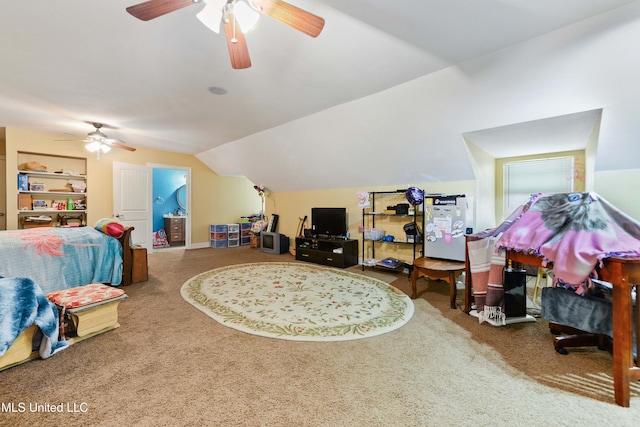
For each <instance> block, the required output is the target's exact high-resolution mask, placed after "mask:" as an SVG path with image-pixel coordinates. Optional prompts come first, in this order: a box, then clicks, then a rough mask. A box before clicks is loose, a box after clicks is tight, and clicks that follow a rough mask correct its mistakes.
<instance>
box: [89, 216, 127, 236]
mask: <svg viewBox="0 0 640 427" xmlns="http://www.w3.org/2000/svg"><path fill="white" fill-rule="evenodd" d="M96 230H98V231H102V232H103V233H104V234H106V235H107V236H111V237H115V238H116V239H119V238H120V237H122V235H123V234H124V225H122V223H120V222H119V221H117V220H115V219H113V218H102V219H99V220H98V222H97V223H96Z"/></svg>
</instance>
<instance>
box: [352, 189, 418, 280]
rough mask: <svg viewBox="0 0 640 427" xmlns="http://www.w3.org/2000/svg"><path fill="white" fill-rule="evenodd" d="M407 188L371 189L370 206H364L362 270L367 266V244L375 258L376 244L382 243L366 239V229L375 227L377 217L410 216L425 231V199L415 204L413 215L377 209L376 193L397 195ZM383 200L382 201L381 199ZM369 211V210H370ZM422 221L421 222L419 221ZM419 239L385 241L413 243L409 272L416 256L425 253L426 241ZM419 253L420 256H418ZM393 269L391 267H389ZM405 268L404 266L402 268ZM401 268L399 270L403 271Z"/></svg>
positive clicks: (397, 243) (407, 264)
mask: <svg viewBox="0 0 640 427" xmlns="http://www.w3.org/2000/svg"><path fill="white" fill-rule="evenodd" d="M405 191H406V190H395V191H370V192H369V202H370V208H363V209H362V258H363V263H362V271H364V268H365V267H367V266H366V265H365V264H364V258H365V253H366V250H367V245H368V244H369V245H371V257H372V258H374V259H375V250H376V245H377V244H381V241H380V240H372V239H365V232H364V231H365V230H367V229H368V228H375V226H376V217H381V218H382V217H406V218H410V219H412V220H413V222H415V223H416V224H417V225H419V226H420V230H421V232H422V233H424V200H423V201H422V203H421V204H420V205H414V206H413V207H414V211H413V214H412V215H409V214H407V215H404V214H388V213H378V212H377V211H376V195H378V196H385V195H386V196H392V195H394V196H397V195H399V194H402V193H404V192H405ZM380 202H382V201H380ZM419 207H420V208H421V211H420V212H419V209H418V208H419ZM369 209H370V211H369V212H367V210H369ZM383 210H384V209H383ZM367 218H369V221H368V220H367ZM418 221H420V222H418ZM416 240H417V239H414V241H413V243H410V242H409V243H407V242H401V241H395V240H394V241H393V242H383V243H385V244H395V245H412V246H413V259H412V260H411V263H410V264H409V263H407V262H405V264H406V267H407V268H408V269H409V272H411V270H412V267H413V260H415V259H416V258H418V257H419V256H422V253H423V245H424V241H423V239H422V238H421V239H419V241H416ZM416 255H418V256H416ZM372 267H379V266H375V265H374V266H372ZM379 268H384V267H379ZM388 270H391V269H388ZM402 270H404V268H403V269H402ZM402 270H399V271H402Z"/></svg>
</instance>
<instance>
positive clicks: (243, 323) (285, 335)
mask: <svg viewBox="0 0 640 427" xmlns="http://www.w3.org/2000/svg"><path fill="white" fill-rule="evenodd" d="M263 267H269V268H271V269H273V268H278V267H282V268H290V267H295V268H296V269H297V270H299V271H307V272H313V273H317V272H319V271H322V272H323V274H325V273H326V274H335V275H337V276H338V277H341V278H343V279H344V278H347V279H352V280H357V281H358V282H359V283H361V284H363V285H365V286H367V285H368V286H371V287H374V288H375V289H377V290H378V291H382V292H383V293H384V295H385V297H386V302H385V304H384V306H382V307H377V308H378V309H380V311H378V312H377V313H376V315H375V316H374V317H369V318H366V319H364V321H361V320H360V319H358V318H352V319H344V320H345V321H344V323H341V324H339V325H309V324H308V323H305V324H302V323H297V322H289V323H287V324H277V323H273V322H270V321H268V319H267V320H265V319H253V318H250V317H247V316H246V315H245V314H243V313H242V312H241V311H239V310H236V309H233V308H231V307H229V306H227V305H225V304H224V303H223V302H221V301H219V300H217V299H215V298H213V297H210V296H207V295H206V294H205V293H204V292H203V291H202V286H203V285H204V284H206V283H207V281H208V279H209V278H210V277H212V276H213V275H215V274H218V273H221V272H227V271H229V270H236V269H260V268H263ZM289 286H292V285H291V284H289ZM378 291H376V292H375V293H378ZM369 292H372V291H371V290H369ZM181 294H182V296H183V298H184V299H185V300H186V301H187V302H190V303H191V304H192V305H194V307H196V308H198V309H199V310H201V311H202V312H204V313H205V314H207V315H208V316H209V317H212V318H213V319H214V320H216V321H218V322H219V323H221V324H224V325H226V326H229V327H231V328H234V329H237V330H241V331H243V332H247V333H250V334H254V335H259V336H264V337H272V338H280V339H289V340H296V341H342V340H353V339H359V338H367V337H372V336H376V335H380V334H383V333H386V332H390V331H392V330H396V329H398V328H399V327H401V326H402V325H404V324H406V323H407V322H408V321H409V320H410V319H411V317H412V316H413V311H414V306H413V302H412V301H411V299H410V298H409V297H408V296H407V295H405V294H404V293H402V292H400V291H398V290H397V289H396V288H394V287H393V286H391V285H389V284H387V283H385V282H383V281H381V280H379V279H375V278H372V277H368V276H364V275H361V274H357V273H352V272H349V271H344V270H339V269H334V268H328V267H322V266H317V265H314V264H303V263H291V262H287V263H273V262H269V263H246V264H236V265H231V266H226V267H221V268H217V269H214V270H210V271H207V272H204V273H201V274H199V275H197V276H195V277H193V278H191V279H189V280H188V281H187V282H186V283H185V284H184V285H183V286H182V289H181Z"/></svg>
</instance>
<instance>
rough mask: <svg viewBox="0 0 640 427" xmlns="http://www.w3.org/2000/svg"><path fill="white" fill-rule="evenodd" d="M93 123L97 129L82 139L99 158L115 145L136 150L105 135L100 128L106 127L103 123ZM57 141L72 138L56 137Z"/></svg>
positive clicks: (87, 147) (86, 146)
mask: <svg viewBox="0 0 640 427" xmlns="http://www.w3.org/2000/svg"><path fill="white" fill-rule="evenodd" d="M91 124H92V125H93V127H95V128H96V129H95V130H94V131H92V132H89V133H88V134H87V136H86V137H85V138H84V139H82V141H83V142H85V143H86V145H85V146H84V147H85V148H86V149H87V150H88V151H90V152H92V153H96V155H97V157H98V160H100V153H108V152H109V151H111V148H113V147H116V148H122V149H124V150H127V151H136V149H135V148H133V147H131V146H129V145H127V143H126V142H124V141H122V140H119V139H114V138H109V137H108V136H107V135H105V134H104V133H103V132H102V131H101V130H100V129H102V128H103V127H104V125H103V124H102V123H91ZM55 141H71V140H67V139H56V140H55ZM74 141H77V140H74Z"/></svg>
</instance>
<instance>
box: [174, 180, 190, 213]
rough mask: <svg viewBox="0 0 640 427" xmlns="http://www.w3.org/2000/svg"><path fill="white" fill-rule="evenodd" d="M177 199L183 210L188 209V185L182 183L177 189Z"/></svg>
mask: <svg viewBox="0 0 640 427" xmlns="http://www.w3.org/2000/svg"><path fill="white" fill-rule="evenodd" d="M176 201H177V202H178V206H180V208H182V209H183V210H186V209H187V186H186V185H181V186H180V187H178V189H177V190H176Z"/></svg>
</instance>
